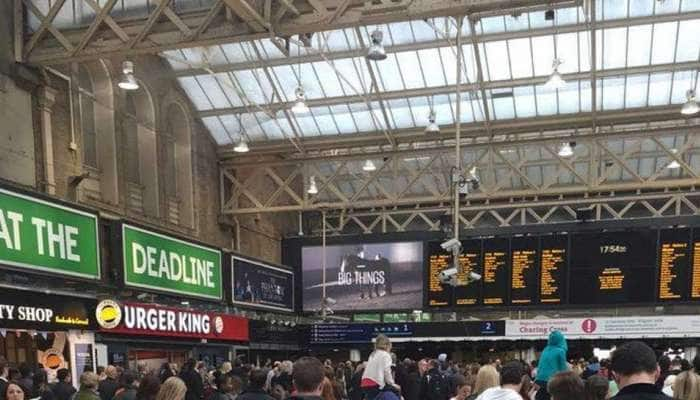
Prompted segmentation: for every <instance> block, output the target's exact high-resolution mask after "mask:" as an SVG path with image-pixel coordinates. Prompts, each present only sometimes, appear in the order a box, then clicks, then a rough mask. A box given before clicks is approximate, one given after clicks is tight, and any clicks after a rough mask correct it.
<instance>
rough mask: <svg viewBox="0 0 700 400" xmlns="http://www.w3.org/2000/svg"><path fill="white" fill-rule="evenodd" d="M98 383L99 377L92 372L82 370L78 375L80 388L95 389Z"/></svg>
mask: <svg viewBox="0 0 700 400" xmlns="http://www.w3.org/2000/svg"><path fill="white" fill-rule="evenodd" d="M99 383H100V377H99V376H97V374H96V373H94V372H90V371H87V372H83V374H82V375H80V389H81V390H97V385H98V384H99Z"/></svg>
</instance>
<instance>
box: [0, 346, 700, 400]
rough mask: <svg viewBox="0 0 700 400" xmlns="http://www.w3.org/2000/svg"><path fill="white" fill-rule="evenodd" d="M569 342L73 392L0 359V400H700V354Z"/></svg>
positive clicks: (64, 381)
mask: <svg viewBox="0 0 700 400" xmlns="http://www.w3.org/2000/svg"><path fill="white" fill-rule="evenodd" d="M567 351H568V349H567V343H566V339H565V338H564V335H562V334H561V333H560V332H552V333H551V334H550V336H549V340H548V343H547V346H546V347H545V349H544V351H543V352H542V354H541V355H540V358H539V360H537V361H533V362H530V363H526V362H524V361H522V360H512V361H508V362H505V363H501V361H500V360H495V361H492V362H485V363H483V364H478V363H473V364H460V363H455V362H451V361H449V360H448V358H447V355H445V354H440V355H439V356H438V357H437V358H435V359H422V360H418V361H414V360H410V359H405V360H403V361H397V359H396V355H395V354H394V353H392V346H391V341H390V340H389V339H388V338H387V337H386V336H383V335H380V336H379V337H378V338H377V340H376V342H375V350H374V351H373V352H372V354H371V355H370V356H369V359H368V360H367V361H366V362H361V363H352V362H344V363H338V364H334V363H332V362H331V361H330V360H326V361H325V362H324V363H322V362H321V361H320V360H318V359H317V358H313V357H302V358H300V359H299V360H297V361H296V362H294V363H293V362H292V361H280V362H274V363H272V362H270V363H269V364H268V365H266V366H265V367H263V368H258V367H253V366H252V365H245V364H243V363H241V362H234V363H233V364H232V363H230V362H224V363H222V364H221V365H220V366H219V367H218V368H215V369H210V368H207V367H206V365H205V364H204V363H202V362H195V361H194V360H189V361H187V362H185V363H184V365H183V366H182V368H181V369H180V368H178V366H177V365H175V364H170V363H165V364H163V365H162V367H161V368H160V370H158V371H151V372H149V371H145V370H144V368H137V370H136V371H131V370H128V369H127V370H125V369H122V368H120V367H115V366H107V367H106V368H101V367H100V368H98V371H97V372H91V371H88V372H84V373H83V374H82V375H81V376H80V382H79V389H78V390H76V389H75V388H74V387H73V384H72V383H71V374H70V372H69V371H68V370H67V369H61V370H59V371H58V372H57V374H56V382H52V383H49V382H48V379H47V374H46V372H45V371H44V369H43V368H41V366H39V368H36V369H32V368H30V367H29V366H27V365H26V364H24V365H22V366H20V368H18V369H12V368H8V364H7V362H6V361H5V360H4V359H2V358H1V357H0V400H25V399H32V400H401V399H403V400H607V399H613V400H638V399H641V400H669V399H672V398H675V399H680V400H700V377H699V376H698V372H700V356H699V357H696V358H695V359H694V360H693V362H692V363H691V362H689V361H687V360H684V359H681V358H674V359H671V358H669V357H668V356H662V357H660V358H658V359H657V357H656V354H655V353H654V351H653V350H652V349H651V348H650V347H649V346H647V345H646V344H644V343H643V342H638V341H633V342H628V343H625V344H623V345H621V346H619V347H617V348H616V349H615V350H614V351H613V353H612V355H611V357H610V359H603V360H598V359H597V358H595V357H593V358H591V359H589V360H588V361H584V360H578V361H572V360H568V361H567Z"/></svg>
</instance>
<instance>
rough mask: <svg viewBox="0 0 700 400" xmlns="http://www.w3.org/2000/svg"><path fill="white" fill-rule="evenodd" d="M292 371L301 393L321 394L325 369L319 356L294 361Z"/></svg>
mask: <svg viewBox="0 0 700 400" xmlns="http://www.w3.org/2000/svg"><path fill="white" fill-rule="evenodd" d="M292 371H293V372H292V380H293V382H294V386H295V387H296V389H297V392H298V394H299V395H311V396H320V395H321V390H322V384H323V379H324V378H325V371H324V369H323V364H321V362H320V361H319V360H318V359H317V358H314V357H302V358H300V359H299V360H297V362H295V363H294V367H293V368H292Z"/></svg>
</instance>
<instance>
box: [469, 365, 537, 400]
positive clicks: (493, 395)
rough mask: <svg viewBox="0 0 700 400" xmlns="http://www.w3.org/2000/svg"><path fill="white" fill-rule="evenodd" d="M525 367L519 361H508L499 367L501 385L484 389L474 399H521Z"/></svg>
mask: <svg viewBox="0 0 700 400" xmlns="http://www.w3.org/2000/svg"><path fill="white" fill-rule="evenodd" d="M524 374H525V368H523V365H522V363H520V362H519V361H510V362H508V363H506V365H504V366H503V367H502V368H501V386H496V387H492V388H490V389H486V390H485V391H484V392H483V393H481V394H480V395H479V397H477V398H476V400H522V397H521V396H520V389H522V385H523V375H524Z"/></svg>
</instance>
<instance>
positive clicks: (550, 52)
mask: <svg viewBox="0 0 700 400" xmlns="http://www.w3.org/2000/svg"><path fill="white" fill-rule="evenodd" d="M532 53H533V54H532V57H533V60H532V61H533V62H534V64H535V76H543V75H549V74H550V73H551V72H552V60H554V39H553V37H552V36H536V37H533V38H532ZM564 62H565V63H569V62H574V60H564ZM562 67H563V66H562Z"/></svg>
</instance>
